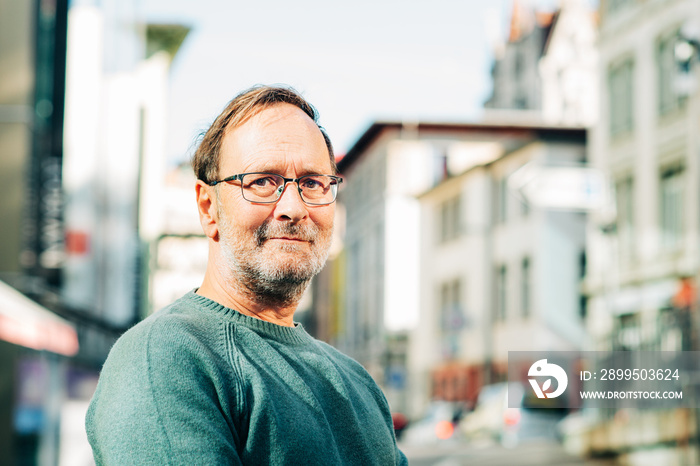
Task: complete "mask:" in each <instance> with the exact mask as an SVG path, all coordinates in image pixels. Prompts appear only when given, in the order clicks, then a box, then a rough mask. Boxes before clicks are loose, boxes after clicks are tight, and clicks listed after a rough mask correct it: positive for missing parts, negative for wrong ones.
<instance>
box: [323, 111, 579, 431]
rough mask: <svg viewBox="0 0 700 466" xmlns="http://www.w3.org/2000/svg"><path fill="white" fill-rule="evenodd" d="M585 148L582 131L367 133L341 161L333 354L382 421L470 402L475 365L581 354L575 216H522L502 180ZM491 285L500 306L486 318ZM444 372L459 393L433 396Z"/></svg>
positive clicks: (406, 128) (397, 128)
mask: <svg viewBox="0 0 700 466" xmlns="http://www.w3.org/2000/svg"><path fill="white" fill-rule="evenodd" d="M547 138H549V139H547ZM584 143H585V131H583V130H581V129H567V128H543V127H528V126H496V125H469V124H431V123H419V124H411V125H408V124H400V123H375V124H374V125H373V126H372V127H370V128H369V129H368V130H367V132H366V133H365V134H364V135H363V136H362V137H361V138H360V140H359V141H358V142H357V143H356V144H355V146H353V148H352V149H351V150H350V151H349V153H348V155H346V156H345V158H344V159H343V160H342V161H341V162H340V164H339V167H340V169H341V172H342V174H343V176H344V177H345V182H344V189H343V191H342V194H341V196H340V198H339V200H340V202H341V203H342V205H343V207H344V211H345V212H346V216H345V237H344V253H343V256H342V257H343V261H342V265H343V267H342V271H340V274H341V276H342V277H344V280H342V283H343V285H342V296H343V297H342V299H340V302H341V303H342V304H341V309H342V311H341V312H340V315H339V316H336V318H337V319H338V320H339V321H340V323H339V328H338V329H337V333H336V338H335V339H333V341H334V342H335V343H336V344H337V345H338V346H339V347H340V348H341V349H342V350H344V351H345V352H347V353H348V354H350V355H352V356H353V357H355V358H356V359H358V360H359V361H360V362H361V363H362V364H364V365H365V366H366V367H367V368H368V369H369V370H370V372H371V373H372V374H373V375H374V376H375V378H376V379H377V380H378V381H379V382H380V383H382V384H383V385H384V389H385V391H386V393H387V396H388V398H389V401H390V403H391V404H392V408H393V409H395V410H398V411H401V412H405V413H407V414H409V415H410V416H412V417H417V416H419V415H420V412H421V410H422V409H423V408H424V407H425V405H426V404H427V402H428V401H429V400H430V399H431V397H433V398H434V397H438V398H444V399H458V400H462V401H468V400H469V399H470V398H471V400H472V401H473V399H474V397H475V396H476V394H477V393H478V389H479V388H480V387H481V384H482V382H483V380H484V379H485V376H484V372H485V369H484V368H485V366H487V367H488V368H489V369H488V371H489V375H488V376H486V378H488V377H494V375H493V374H491V372H493V373H494V374H504V371H503V369H504V364H505V363H506V361H507V351H508V350H514V349H517V350H533V349H576V348H579V347H580V343H581V341H582V327H581V318H580V315H579V308H578V305H579V298H578V280H579V276H580V274H579V272H578V267H579V266H578V264H579V261H580V257H581V254H582V252H583V246H584V240H583V233H584V229H585V228H584V226H585V222H584V217H583V216H581V215H580V214H570V213H550V212H544V211H538V210H532V211H529V212H528V213H527V215H520V214H519V213H518V212H521V210H523V209H524V208H523V207H522V205H521V201H520V200H518V199H517V198H515V197H514V196H513V195H510V194H508V193H509V191H508V189H507V179H508V176H509V175H510V174H512V173H513V172H514V171H515V170H517V169H518V168H519V167H520V166H522V165H523V164H524V163H526V162H527V161H530V160H537V161H538V162H539V163H542V164H543V165H551V164H552V163H557V162H559V163H564V162H568V163H571V162H579V163H580V162H581V161H583V159H584V158H585V151H584ZM499 189H501V191H499ZM496 206H500V207H499V208H500V209H501V210H499V211H498V213H497V214H494V208H496ZM494 215H496V216H494ZM504 268H505V269H506V272H505V273H501V270H502V269H504ZM560 269H566V270H567V271H566V272H565V273H562V272H561V270H560ZM522 270H525V271H526V274H527V278H526V279H527V280H529V281H531V282H532V283H540V284H541V286H540V288H536V287H530V286H526V287H524V288H525V289H527V290H528V291H527V292H528V293H531V296H529V297H527V298H525V297H521V298H518V299H520V300H521V302H522V301H523V300H524V301H527V302H528V309H527V310H525V311H523V310H522V309H520V307H519V306H520V305H519V304H518V302H516V300H512V296H519V294H518V292H517V290H518V289H519V287H521V286H522V285H519V283H520V282H519V280H521V278H520V271H522ZM508 271H510V275H508ZM499 273H500V274H501V275H500V276H501V277H502V279H501V282H499V283H500V285H502V288H501V292H502V293H504V294H507V295H508V298H507V299H503V300H502V301H501V304H500V305H501V306H502V307H501V309H502V312H501V313H500V314H498V316H496V314H495V313H494V312H495V311H494V309H495V307H494V306H496V305H495V304H494V295H493V292H494V290H493V287H494V286H495V285H494V280H495V278H494V277H495V276H496V275H497V274H499ZM558 280H561V281H562V283H558ZM548 282H549V283H548ZM550 284H551V288H549V286H550ZM547 289H556V290H558V292H557V293H554V294H555V295H556V296H554V297H552V296H551V294H552V293H546V292H545V291H544V290H547ZM523 312H525V313H526V315H525V318H524V319H523V318H521V317H522V316H521V313H523ZM523 322H526V323H527V325H526V326H525V329H526V330H527V331H528V332H530V333H529V334H524V333H522V331H521V330H522V329H523ZM530 324H531V325H530ZM528 325H530V326H528ZM533 341H536V342H537V344H535V345H533V344H532V342H533ZM455 364H456V365H457V366H459V368H460V370H459V371H457V372H458V373H456V375H454V377H452V375H449V374H448V375H447V377H452V378H456V379H459V380H454V381H451V382H449V383H445V386H446V387H447V388H445V390H441V388H440V387H439V386H438V385H437V384H436V383H435V380H437V379H439V378H440V377H442V376H443V375H441V374H438V372H440V371H443V370H444V371H446V372H447V373H451V372H450V371H452V368H453V367H454V366H455ZM499 364H500V365H499ZM461 369H465V371H466V372H465V371H462V370H461ZM492 369H493V370H492ZM499 370H500V371H499ZM444 371H443V372H444ZM452 372H454V371H452ZM466 374H469V375H466ZM466 379H469V380H466ZM453 382H454V383H453ZM459 383H463V386H462V387H461V388H459V387H456V386H455V387H452V385H455V384H459ZM450 387H452V388H450ZM447 392H450V394H448V393H447Z"/></svg>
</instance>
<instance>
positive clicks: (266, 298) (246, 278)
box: [219, 215, 332, 306]
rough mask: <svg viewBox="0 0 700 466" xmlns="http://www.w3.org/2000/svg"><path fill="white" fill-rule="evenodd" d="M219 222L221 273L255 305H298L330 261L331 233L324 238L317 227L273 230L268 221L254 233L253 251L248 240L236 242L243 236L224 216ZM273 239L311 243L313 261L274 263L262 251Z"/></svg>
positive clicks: (290, 250)
mask: <svg viewBox="0 0 700 466" xmlns="http://www.w3.org/2000/svg"><path fill="white" fill-rule="evenodd" d="M219 220H220V223H219V239H220V244H221V250H222V252H223V256H224V257H223V258H224V261H223V268H224V270H221V272H222V274H223V275H224V277H226V278H227V280H228V282H229V283H231V284H233V285H234V286H237V288H238V289H239V291H240V292H242V293H244V294H246V295H247V296H248V297H249V298H250V299H252V300H254V301H255V302H258V303H264V304H266V305H272V306H290V305H294V304H296V303H298V302H299V301H300V300H301V297H302V295H303V294H304V291H305V290H306V288H307V286H308V285H309V283H310V281H311V279H312V278H313V277H314V276H315V275H316V274H318V273H319V272H320V271H321V269H323V266H324V265H325V263H326V260H327V258H328V251H329V249H330V238H331V236H332V232H331V233H329V234H328V235H327V237H322V233H320V232H319V229H318V228H317V227H315V226H304V227H301V226H299V225H292V224H285V225H280V226H274V227H273V226H272V225H271V223H270V221H266V222H265V223H263V224H262V225H260V226H259V227H258V228H257V229H256V230H255V232H254V241H255V245H254V247H250V245H249V244H246V240H245V239H243V240H242V239H238V238H236V236H238V237H239V238H240V235H236V233H235V232H233V231H232V228H231V226H230V224H229V222H228V221H227V219H226V218H225V216H223V217H222V216H221V215H219ZM274 236H293V237H297V238H301V239H303V240H305V241H310V242H311V257H310V260H304V258H302V257H298V258H295V260H294V261H293V262H291V263H290V262H286V263H284V264H281V265H280V264H277V263H275V261H274V258H271V257H269V252H268V253H267V254H265V253H263V251H262V247H263V245H264V243H265V241H267V239H269V238H270V237H274ZM323 242H325V243H326V244H323ZM317 243H318V244H317ZM283 249H286V250H288V251H289V252H294V251H295V249H296V247H295V246H294V245H283Z"/></svg>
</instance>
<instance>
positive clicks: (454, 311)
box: [439, 279, 465, 359]
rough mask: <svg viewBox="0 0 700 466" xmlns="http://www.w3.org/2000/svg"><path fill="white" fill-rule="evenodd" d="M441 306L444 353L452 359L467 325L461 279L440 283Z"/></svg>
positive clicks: (456, 352) (457, 351) (441, 332)
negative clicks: (463, 309)
mask: <svg viewBox="0 0 700 466" xmlns="http://www.w3.org/2000/svg"><path fill="white" fill-rule="evenodd" d="M439 306H440V307H439V309H440V334H441V338H440V340H441V341H442V345H443V346H442V354H443V357H444V358H445V359H452V358H454V357H456V356H457V354H458V353H459V336H460V333H461V331H462V328H464V325H465V319H464V313H463V311H462V308H463V307H462V282H461V280H460V279H454V280H450V281H447V282H444V283H443V284H442V285H440V303H439Z"/></svg>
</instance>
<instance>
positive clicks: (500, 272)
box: [494, 265, 508, 321]
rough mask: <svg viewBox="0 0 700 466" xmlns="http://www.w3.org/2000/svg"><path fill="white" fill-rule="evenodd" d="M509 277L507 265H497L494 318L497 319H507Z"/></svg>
mask: <svg viewBox="0 0 700 466" xmlns="http://www.w3.org/2000/svg"><path fill="white" fill-rule="evenodd" d="M507 279H508V273H507V269H506V266H505V265H501V266H500V267H497V268H496V277H495V285H496V286H495V288H496V289H495V292H496V293H495V294H496V296H495V298H496V303H495V304H496V306H495V307H494V309H495V311H496V312H495V313H494V320H496V321H504V320H506V304H507V302H506V296H507V294H508V290H507V288H508V287H507V284H508V283H507Z"/></svg>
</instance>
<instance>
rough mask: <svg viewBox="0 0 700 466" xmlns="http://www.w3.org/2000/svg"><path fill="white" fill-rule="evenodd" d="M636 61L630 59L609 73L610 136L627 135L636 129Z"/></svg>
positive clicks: (614, 67) (611, 69)
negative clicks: (634, 112) (634, 114)
mask: <svg viewBox="0 0 700 466" xmlns="http://www.w3.org/2000/svg"><path fill="white" fill-rule="evenodd" d="M633 87H634V61H633V60H632V59H631V58H630V59H627V60H625V61H623V62H621V63H619V64H617V65H615V66H613V67H611V68H610V70H609V71H608V96H609V105H610V135H611V136H615V135H618V134H622V133H626V132H629V131H631V130H632V128H633V127H634V116H633V111H634V89H633Z"/></svg>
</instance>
